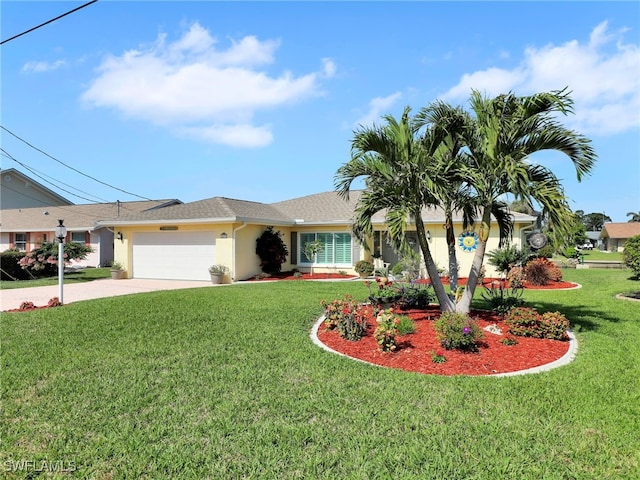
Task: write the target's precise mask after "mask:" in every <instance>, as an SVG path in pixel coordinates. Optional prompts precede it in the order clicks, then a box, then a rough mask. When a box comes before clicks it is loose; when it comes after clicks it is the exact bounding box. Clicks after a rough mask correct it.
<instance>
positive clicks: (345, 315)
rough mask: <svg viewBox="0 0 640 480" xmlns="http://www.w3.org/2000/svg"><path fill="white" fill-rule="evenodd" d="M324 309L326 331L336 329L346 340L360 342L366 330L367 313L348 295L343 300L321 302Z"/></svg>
mask: <svg viewBox="0 0 640 480" xmlns="http://www.w3.org/2000/svg"><path fill="white" fill-rule="evenodd" d="M322 306H323V307H324V309H325V313H324V315H325V321H324V324H325V326H326V327H327V328H328V329H334V328H337V329H338V331H339V332H340V336H341V337H343V338H346V339H347V340H360V339H361V338H362V337H363V336H364V334H365V332H366V329H367V312H366V310H364V309H363V307H362V306H361V305H360V304H359V302H357V301H356V300H354V299H353V298H352V297H351V296H350V295H345V298H344V300H333V301H332V302H326V301H324V300H323V301H322Z"/></svg>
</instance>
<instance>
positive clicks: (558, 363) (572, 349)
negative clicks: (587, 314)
mask: <svg viewBox="0 0 640 480" xmlns="http://www.w3.org/2000/svg"><path fill="white" fill-rule="evenodd" d="M324 319H325V316H324V315H322V316H321V317H320V318H318V320H317V321H316V323H314V325H313V327H312V328H311V332H310V333H309V337H311V341H312V342H313V343H315V344H316V345H317V346H319V347H320V348H322V349H324V350H326V351H327V352H331V353H335V354H337V355H341V356H343V357H346V358H349V359H351V360H355V361H357V362H362V363H366V364H367V365H373V366H374V367H380V368H389V367H385V366H383V365H377V364H375V363H371V362H367V361H366V360H361V359H359V358H354V357H350V356H349V355H345V354H344V353H341V352H338V351H336V350H334V349H333V348H330V347H328V346H327V345H325V344H324V343H322V342H321V341H320V339H319V338H318V329H319V328H320V325H322V323H323V322H324ZM567 333H568V334H569V349H568V350H567V353H565V354H564V355H563V356H562V357H560V358H559V359H557V360H554V361H553V362H551V363H547V364H545V365H539V366H537V367H532V368H527V369H526V370H518V371H517V372H507V373H493V374H487V375H466V376H469V377H514V376H516V375H527V374H530V373H540V372H547V371H549V370H553V369H555V368H558V367H562V366H564V365H568V364H569V363H571V362H572V361H573V359H574V358H575V357H576V354H577V353H578V340H577V339H576V337H575V335H574V334H573V332H572V331H571V330H567ZM430 375H438V374H437V373H433V374H430ZM441 376H445V375H441ZM463 376H464V375H463Z"/></svg>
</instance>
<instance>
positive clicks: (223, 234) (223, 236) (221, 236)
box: [220, 232, 228, 238]
mask: <svg viewBox="0 0 640 480" xmlns="http://www.w3.org/2000/svg"><path fill="white" fill-rule="evenodd" d="M227 237H228V235H227V232H222V233H221V234H220V238H227Z"/></svg>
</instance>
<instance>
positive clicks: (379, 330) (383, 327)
mask: <svg viewBox="0 0 640 480" xmlns="http://www.w3.org/2000/svg"><path fill="white" fill-rule="evenodd" d="M376 322H377V323H378V326H377V327H376V330H375V332H373V336H374V338H375V339H376V342H378V345H380V349H381V350H382V351H383V352H393V351H394V350H395V349H396V348H398V345H397V343H396V336H397V335H398V325H400V319H399V318H398V317H396V316H395V315H394V314H393V311H392V310H391V309H388V310H382V311H380V312H379V313H378V315H377V316H376Z"/></svg>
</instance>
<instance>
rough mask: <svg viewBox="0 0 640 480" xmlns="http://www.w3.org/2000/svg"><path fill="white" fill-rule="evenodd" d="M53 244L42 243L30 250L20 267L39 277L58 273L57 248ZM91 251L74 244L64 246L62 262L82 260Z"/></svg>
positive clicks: (84, 246)
mask: <svg viewBox="0 0 640 480" xmlns="http://www.w3.org/2000/svg"><path fill="white" fill-rule="evenodd" d="M58 246H59V244H58V243H55V242H42V244H41V245H40V246H39V247H38V248H36V249H35V250H31V251H30V252H29V253H27V254H26V255H25V256H24V257H22V259H20V266H21V267H22V268H23V269H24V270H29V272H30V273H31V274H35V275H39V276H54V275H56V273H57V272H58V248H59V247H58ZM92 251H93V249H92V248H91V247H88V246H86V245H83V244H81V243H76V242H70V243H65V244H64V249H63V255H64V262H65V263H68V262H70V261H71V260H84V259H85V258H87V255H89V254H90V253H91V252H92Z"/></svg>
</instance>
